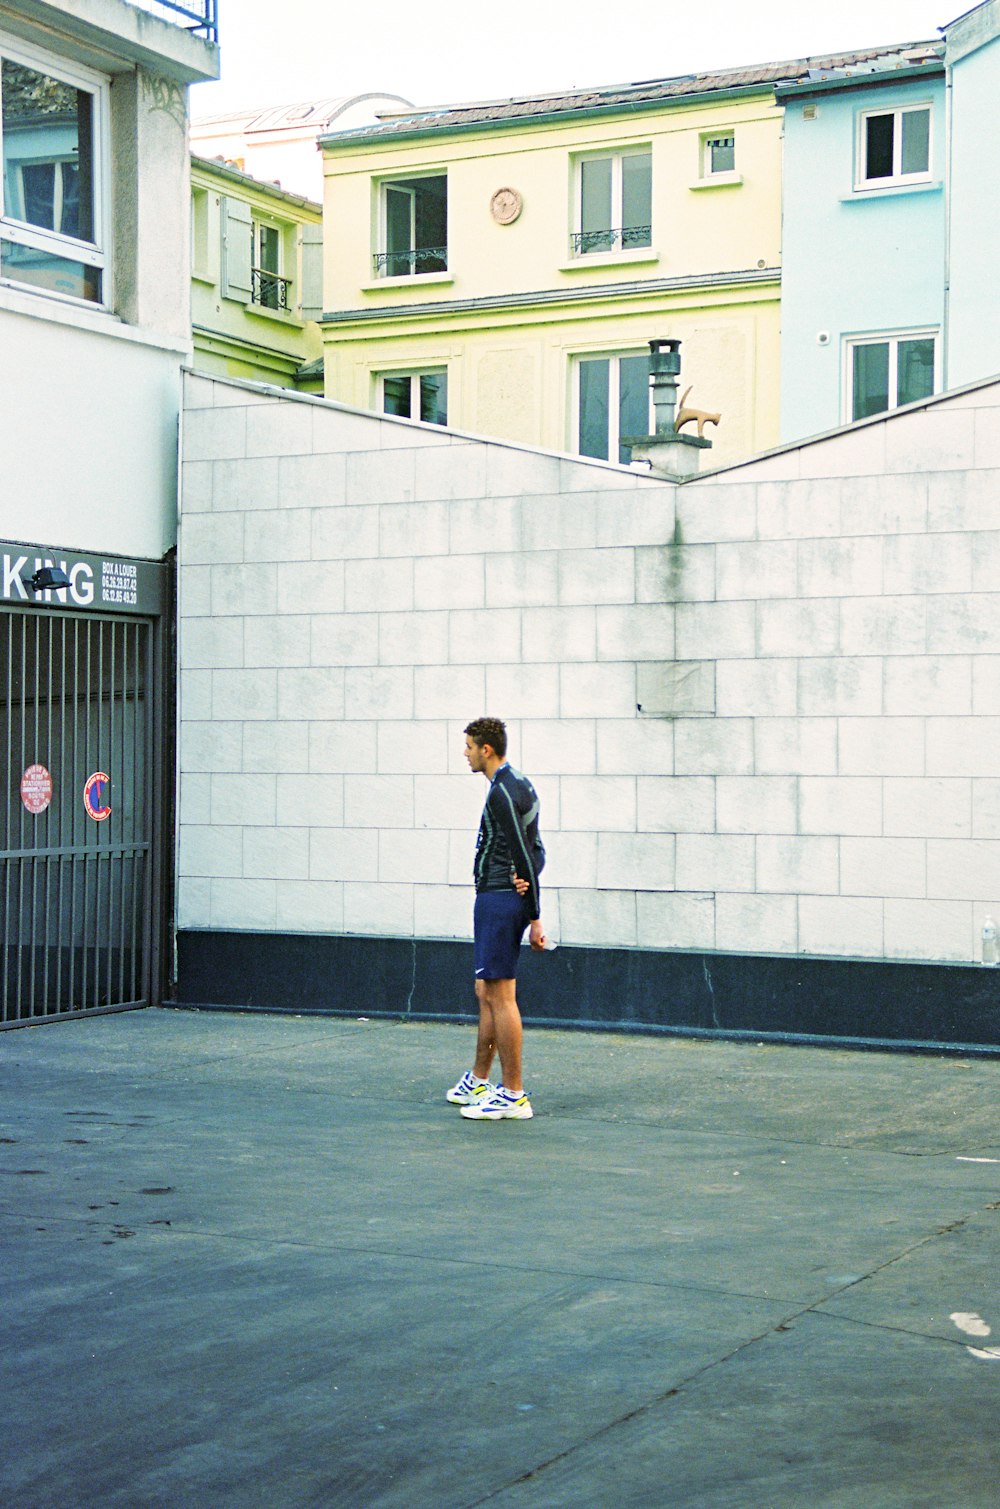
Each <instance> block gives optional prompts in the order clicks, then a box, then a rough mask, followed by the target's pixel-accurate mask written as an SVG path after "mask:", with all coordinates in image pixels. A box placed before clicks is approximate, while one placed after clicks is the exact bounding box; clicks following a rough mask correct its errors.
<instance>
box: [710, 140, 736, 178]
mask: <svg viewBox="0 0 1000 1509" xmlns="http://www.w3.org/2000/svg"><path fill="white" fill-rule="evenodd" d="M735 172H736V138H735V136H704V137H702V142H701V173H702V177H703V178H712V177H714V176H715V175H716V174H718V173H735Z"/></svg>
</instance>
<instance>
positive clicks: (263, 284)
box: [250, 267, 292, 310]
mask: <svg viewBox="0 0 1000 1509" xmlns="http://www.w3.org/2000/svg"><path fill="white" fill-rule="evenodd" d="M250 277H251V285H250V288H251V291H250V302H251V303H252V304H259V305H260V306H261V308H262V309H285V310H287V309H288V308H289V303H288V290H289V289H290V288H291V286H292V280H291V278H280V277H279V276H278V274H277V273H276V272H266V271H265V270H264V268H263V267H252V268H251V269H250Z"/></svg>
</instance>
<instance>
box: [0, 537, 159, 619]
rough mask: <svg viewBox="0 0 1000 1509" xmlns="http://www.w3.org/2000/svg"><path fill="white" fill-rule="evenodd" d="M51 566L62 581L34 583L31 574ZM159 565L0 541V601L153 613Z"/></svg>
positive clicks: (155, 607)
mask: <svg viewBox="0 0 1000 1509" xmlns="http://www.w3.org/2000/svg"><path fill="white" fill-rule="evenodd" d="M46 567H55V568H57V569H58V570H59V571H61V572H62V573H63V574H64V575H65V577H66V579H67V584H66V586H65V587H47V586H45V587H38V588H36V587H35V586H34V585H33V583H32V577H33V576H35V575H36V573H38V572H40V571H42V570H44V569H45V568H46ZM162 584H163V567H162V566H160V565H159V563H158V562H156V561H139V560H128V559H124V558H122V557H121V556H114V557H113V556H102V555H86V554H83V553H81V552H80V551H69V550H49V549H45V548H44V547H41V546H38V545H24V544H18V543H16V542H13V543H12V542H10V541H0V601H3V602H8V603H23V604H30V605H34V606H36V607H50V608H58V607H63V608H89V609H95V610H98V611H101V610H103V611H110V612H119V613H122V612H124V613H149V614H156V613H159V612H160V609H161V598H162V590H163V586H162Z"/></svg>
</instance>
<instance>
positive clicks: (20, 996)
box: [17, 613, 28, 1019]
mask: <svg viewBox="0 0 1000 1509" xmlns="http://www.w3.org/2000/svg"><path fill="white" fill-rule="evenodd" d="M20 616H21V708H20V713H19V716H18V723H19V727H20V734H21V760H20V765H19V769H20V770H22V771H23V770H24V723H25V718H26V716H27V709H26V707H25V700H24V698H25V688H26V684H27V680H28V676H27V665H28V615H27V613H22V614H21V615H20ZM17 833H18V845H17V848H18V859H17V1015H18V1018H19V1019H20V1018H22V1017H23V1016H24V984H23V980H24V972H23V971H24V859H23V850H24V805H23V803H22V804H21V810H20V812H19V813H18V822H17Z"/></svg>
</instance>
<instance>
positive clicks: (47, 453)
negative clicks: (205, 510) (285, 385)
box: [0, 293, 182, 560]
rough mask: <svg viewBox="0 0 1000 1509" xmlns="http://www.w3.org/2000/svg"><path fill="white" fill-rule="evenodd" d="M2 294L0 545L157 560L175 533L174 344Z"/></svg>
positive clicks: (177, 373) (50, 305)
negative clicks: (18, 308) (45, 545)
mask: <svg viewBox="0 0 1000 1509" xmlns="http://www.w3.org/2000/svg"><path fill="white" fill-rule="evenodd" d="M7 298H8V307H7V308H6V309H4V310H3V311H2V312H0V325H2V329H3V354H4V359H3V361H2V362H0V413H2V415H3V419H2V422H0V423H2V433H3V436H4V443H3V469H4V485H3V488H2V490H0V537H2V538H4V539H11V540H29V541H35V542H38V543H48V544H49V545H52V546H65V547H67V548H75V549H78V550H92V551H107V552H113V553H115V554H120V555H136V556H145V557H149V558H152V559H156V560H158V559H160V558H161V557H162V556H163V555H164V553H165V552H166V551H167V550H168V549H169V548H170V547H171V546H172V545H173V543H174V536H175V531H176V513H177V481H176V477H177V419H178V408H179V396H180V362H181V359H182V352H181V348H180V347H179V346H175V345H171V344H170V343H169V342H164V343H156V344H153V343H152V342H151V341H149V340H148V339H144V338H143V337H142V336H141V335H139V334H138V333H136V332H134V331H132V330H130V329H129V328H128V327H125V326H121V327H119V328H118V330H116V331H115V332H114V333H109V331H108V328H107V324H106V320H102V319H101V317H97V318H96V319H95V320H94V321H93V328H88V317H87V314H86V312H85V311H81V310H79V309H73V310H72V311H65V312H64V311H63V310H61V309H60V308H59V307H58V306H57V305H55V304H54V302H53V301H51V300H42V301H38V300H35V299H32V298H31V297H30V296H27V297H23V298H22V297H20V296H18V295H15V294H13V293H10V294H8V296H7ZM39 302H41V303H43V304H44V305H45V306H46V307H45V309H44V312H42V313H40V314H39V313H38V312H37V306H38V304H39ZM17 303H20V304H21V309H22V312H21V313H17V312H15V309H14V308H12V307H10V306H12V305H15V304H17ZM28 311H30V312H28Z"/></svg>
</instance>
